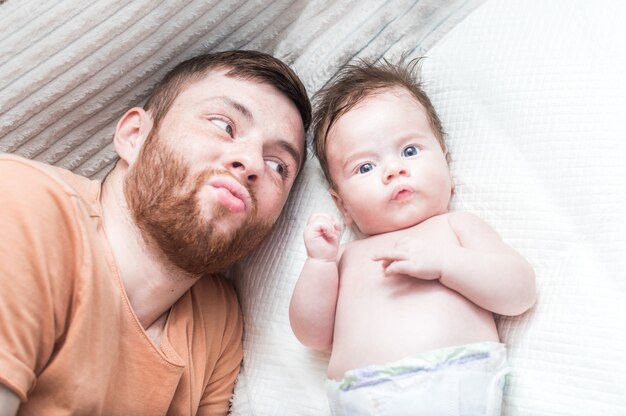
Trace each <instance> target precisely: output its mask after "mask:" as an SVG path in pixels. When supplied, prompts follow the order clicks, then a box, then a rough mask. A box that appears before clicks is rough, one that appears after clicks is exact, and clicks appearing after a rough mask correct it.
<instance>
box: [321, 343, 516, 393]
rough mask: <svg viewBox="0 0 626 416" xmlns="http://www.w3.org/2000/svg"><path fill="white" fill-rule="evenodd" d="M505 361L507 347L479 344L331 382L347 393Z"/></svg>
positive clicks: (424, 354) (434, 352)
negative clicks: (421, 376)
mask: <svg viewBox="0 0 626 416" xmlns="http://www.w3.org/2000/svg"><path fill="white" fill-rule="evenodd" d="M502 360H506V346H505V345H504V344H502V343H500V342H491V341H485V342H477V343H473V344H465V345H456V346H452V347H445V348H440V349H436V350H431V351H425V352H421V353H418V354H414V355H410V356H408V357H405V358H402V359H400V360H397V361H393V362H390V363H387V364H382V365H371V366H367V367H363V368H357V369H354V370H349V371H347V372H346V374H345V375H344V378H343V379H342V380H340V381H334V380H329V382H331V383H332V384H335V383H337V385H336V386H337V387H338V388H339V389H340V390H343V391H348V390H353V389H357V388H360V387H366V386H372V385H376V384H380V383H384V382H386V381H389V380H393V379H397V378H398V377H403V376H411V375H414V374H417V373H429V372H436V371H440V370H443V369H445V368H448V367H452V366H462V365H466V364H469V363H473V362H479V361H493V362H494V366H499V365H501V363H502Z"/></svg>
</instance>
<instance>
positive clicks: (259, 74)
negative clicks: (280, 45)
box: [144, 50, 311, 159]
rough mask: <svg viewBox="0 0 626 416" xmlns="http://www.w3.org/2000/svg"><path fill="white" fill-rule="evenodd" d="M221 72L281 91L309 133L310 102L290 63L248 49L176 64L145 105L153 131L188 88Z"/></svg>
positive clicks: (204, 56)
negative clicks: (216, 72)
mask: <svg viewBox="0 0 626 416" xmlns="http://www.w3.org/2000/svg"><path fill="white" fill-rule="evenodd" d="M219 69H223V70H226V76H229V77H234V78H239V79H244V80H255V81H259V82H262V83H265V84H269V85H272V86H273V87H275V88H276V89H278V91H280V92H281V93H283V94H284V95H285V96H286V97H287V98H289V100H291V102H293V104H294V105H295V106H296V108H297V109H298V112H299V113H300V117H301V118H302V124H303V126H304V131H305V132H306V131H307V130H308V128H309V126H310V124H311V102H310V101H309V97H308V95H307V92H306V89H305V88H304V85H303V84H302V81H301V80H300V78H298V76H297V75H296V73H295V72H294V71H293V70H292V69H291V68H289V66H288V65H287V64H285V63H284V62H282V61H281V60H279V59H277V58H275V57H273V56H272V55H269V54H266V53H263V52H259V51H249V50H237V51H224V52H215V53H209V54H205V55H200V56H196V57H194V58H191V59H188V60H186V61H183V62H181V63H179V64H178V65H176V66H175V67H174V68H173V69H172V70H171V71H170V72H168V73H167V75H165V77H164V78H163V79H162V80H161V82H159V83H158V84H157V86H156V87H155V89H154V90H153V91H152V94H151V95H150V96H149V97H148V100H147V101H146V103H145V105H144V109H145V110H146V111H149V112H150V114H151V116H152V120H153V122H154V128H155V129H158V127H159V125H160V123H161V120H162V119H163V117H165V115H166V114H167V112H168V111H169V109H170V107H171V106H172V103H173V102H174V100H175V99H176V97H178V95H179V94H180V93H181V91H182V90H183V89H184V88H185V87H186V86H188V85H189V84H191V83H193V82H196V81H200V80H202V79H203V78H204V77H206V76H207V74H209V73H210V72H211V71H215V70H219ZM305 159H306V157H305Z"/></svg>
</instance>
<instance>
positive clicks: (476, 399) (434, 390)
mask: <svg viewBox="0 0 626 416" xmlns="http://www.w3.org/2000/svg"><path fill="white" fill-rule="evenodd" d="M508 372H509V366H508V363H507V359H506V348H505V346H504V344H501V343H498V342H481V343H476V344H467V345H460V346H455V347H448V348H442V349H439V350H433V351H427V352H425V353H421V354H416V355H413V356H410V357H406V358H403V359H401V360H399V361H395V362H392V363H388V364H384V365H373V366H369V367H365V368H358V369H355V370H350V371H348V372H346V374H345V376H344V378H343V379H342V380H340V381H335V380H327V381H326V391H327V393H328V401H329V404H330V408H331V411H332V414H333V415H334V416H344V415H345V416H365V415H372V416H374V415H375V416H417V415H424V416H439V415H446V416H460V415H463V416H478V415H480V416H484V415H488V416H492V415H493V416H496V415H497V416H499V415H500V413H501V406H502V391H503V388H504V381H505V376H506V374H507V373H508Z"/></svg>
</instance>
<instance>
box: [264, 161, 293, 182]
mask: <svg viewBox="0 0 626 416" xmlns="http://www.w3.org/2000/svg"><path fill="white" fill-rule="evenodd" d="M265 163H267V166H269V167H270V169H272V170H274V171H276V173H278V174H279V175H280V176H282V177H283V178H284V177H286V176H287V174H288V171H287V165H285V164H284V163H281V162H278V161H276V160H266V161H265Z"/></svg>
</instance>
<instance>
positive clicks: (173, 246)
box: [125, 72, 304, 276]
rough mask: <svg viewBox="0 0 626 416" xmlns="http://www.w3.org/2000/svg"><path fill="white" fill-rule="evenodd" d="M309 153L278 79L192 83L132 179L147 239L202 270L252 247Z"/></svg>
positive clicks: (187, 267)
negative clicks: (270, 81)
mask: <svg viewBox="0 0 626 416" xmlns="http://www.w3.org/2000/svg"><path fill="white" fill-rule="evenodd" d="M303 152H304V130H303V126H302V121H301V118H300V114H299V112H298V110H297V109H296V107H295V105H294V104H293V103H292V102H291V101H290V100H289V99H288V98H287V97H285V96H284V95H282V94H281V93H280V92H279V91H278V90H276V89H275V88H274V87H272V86H270V85H267V84H260V83H258V82H256V81H250V80H241V79H236V78H230V77H227V76H225V75H223V73H221V72H214V73H211V74H210V75H208V76H207V77H206V78H205V79H203V80H202V81H198V82H195V83H193V84H190V85H189V86H187V87H186V88H185V89H184V90H183V91H182V92H181V93H180V95H179V96H178V97H177V98H176V99H175V101H174V102H173V104H172V106H171V108H170V110H169V111H168V113H167V114H166V115H165V117H164V118H163V119H162V122H161V124H160V126H159V128H158V130H153V131H152V132H151V133H150V137H148V138H147V139H146V142H145V144H144V147H143V149H142V150H141V153H140V155H139V157H138V158H137V160H136V162H135V163H134V164H133V165H132V167H131V169H130V171H129V173H128V175H127V177H126V181H125V194H126V198H127V200H128V204H129V208H130V210H131V213H132V215H133V218H134V220H135V222H136V223H137V225H138V227H139V228H140V230H141V231H142V234H143V236H144V239H145V240H146V241H147V242H148V244H153V245H156V246H157V247H158V249H160V251H162V252H163V253H164V254H165V256H166V257H167V259H168V260H169V262H170V263H172V264H173V265H174V266H176V267H178V268H180V269H182V270H184V271H186V272H188V273H190V274H192V275H194V276H199V275H205V274H209V273H212V272H215V271H217V270H220V269H223V268H225V267H227V266H229V265H231V264H232V263H233V262H235V261H237V260H238V259H240V258H241V257H243V256H245V255H246V254H248V253H249V252H250V251H251V250H252V249H254V247H256V246H257V245H258V243H260V242H261V241H262V240H263V238H264V237H265V236H266V235H267V233H268V232H269V230H270V229H271V227H272V225H273V224H274V223H275V222H276V220H277V218H278V216H279V214H280V212H281V210H282V207H283V206H284V204H285V201H286V200H287V196H288V195H289V191H290V190H291V187H292V185H293V183H294V180H295V178H296V175H297V173H298V170H299V169H300V164H301V163H302V155H303Z"/></svg>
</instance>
